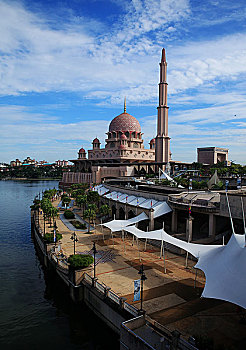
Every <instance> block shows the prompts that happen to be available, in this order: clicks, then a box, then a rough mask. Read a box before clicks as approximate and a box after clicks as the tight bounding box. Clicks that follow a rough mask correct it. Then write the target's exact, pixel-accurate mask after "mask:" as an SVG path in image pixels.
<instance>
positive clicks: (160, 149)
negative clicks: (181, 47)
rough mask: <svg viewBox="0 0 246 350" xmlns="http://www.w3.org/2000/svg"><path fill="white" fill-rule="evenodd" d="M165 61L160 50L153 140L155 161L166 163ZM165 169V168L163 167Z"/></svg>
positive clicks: (167, 146)
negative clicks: (155, 129) (155, 133)
mask: <svg viewBox="0 0 246 350" xmlns="http://www.w3.org/2000/svg"><path fill="white" fill-rule="evenodd" d="M166 79H167V61H166V53H165V49H162V57H161V63H160V83H159V106H158V107H157V110H158V122H157V136H156V138H155V140H156V142H155V161H156V162H160V163H162V162H164V163H168V162H169V160H170V137H169V136H168V108H169V107H168V106H167V81H166ZM164 168H165V166H164Z"/></svg>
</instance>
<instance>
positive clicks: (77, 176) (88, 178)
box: [62, 172, 93, 184]
mask: <svg viewBox="0 0 246 350" xmlns="http://www.w3.org/2000/svg"><path fill="white" fill-rule="evenodd" d="M92 182H93V181H92V174H91V173H74V172H64V173H63V176H62V183H67V184H77V183H88V184H92Z"/></svg>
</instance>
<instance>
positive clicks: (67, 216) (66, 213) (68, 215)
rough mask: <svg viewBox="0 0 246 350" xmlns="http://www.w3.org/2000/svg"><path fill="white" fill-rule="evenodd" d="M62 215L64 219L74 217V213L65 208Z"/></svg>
mask: <svg viewBox="0 0 246 350" xmlns="http://www.w3.org/2000/svg"><path fill="white" fill-rule="evenodd" d="M64 216H65V218H66V219H74V218H75V215H74V213H73V212H72V211H71V210H65V211H64Z"/></svg>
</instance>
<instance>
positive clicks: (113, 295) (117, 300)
mask: <svg viewBox="0 0 246 350" xmlns="http://www.w3.org/2000/svg"><path fill="white" fill-rule="evenodd" d="M108 297H109V299H111V300H113V301H114V302H115V303H116V304H118V305H120V297H119V296H118V295H117V294H116V293H114V292H113V291H111V290H110V291H109V292H108Z"/></svg>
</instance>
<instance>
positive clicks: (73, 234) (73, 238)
mask: <svg viewBox="0 0 246 350" xmlns="http://www.w3.org/2000/svg"><path fill="white" fill-rule="evenodd" d="M71 240H72V241H73V254H74V255H75V245H76V242H78V238H77V235H76V233H75V232H74V233H72V236H71Z"/></svg>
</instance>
